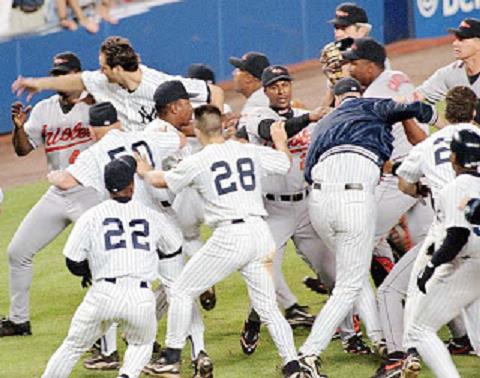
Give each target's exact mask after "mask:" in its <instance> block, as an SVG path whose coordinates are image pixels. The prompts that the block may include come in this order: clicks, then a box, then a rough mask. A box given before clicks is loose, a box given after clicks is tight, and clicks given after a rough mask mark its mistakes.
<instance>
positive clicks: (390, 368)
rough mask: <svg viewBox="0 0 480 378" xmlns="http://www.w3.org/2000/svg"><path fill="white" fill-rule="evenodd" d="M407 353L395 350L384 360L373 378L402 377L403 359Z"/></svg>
mask: <svg viewBox="0 0 480 378" xmlns="http://www.w3.org/2000/svg"><path fill="white" fill-rule="evenodd" d="M405 357H406V355H405V353H403V352H393V353H391V354H389V355H388V358H387V359H386V360H385V361H384V362H382V364H381V365H380V367H379V368H378V369H377V371H376V372H375V375H374V376H373V377H372V378H400V377H401V376H402V367H403V360H404V359H405Z"/></svg>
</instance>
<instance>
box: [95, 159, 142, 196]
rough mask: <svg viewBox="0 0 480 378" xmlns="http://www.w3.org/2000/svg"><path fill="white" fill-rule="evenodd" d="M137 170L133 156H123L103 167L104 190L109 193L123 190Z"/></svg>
mask: <svg viewBox="0 0 480 378" xmlns="http://www.w3.org/2000/svg"><path fill="white" fill-rule="evenodd" d="M136 170H137V161H136V160H135V158H134V157H133V156H130V155H123V156H120V157H119V158H117V159H114V160H112V161H111V162H110V163H108V164H107V165H106V166H105V170H104V173H103V178H104V180H105V188H107V190H108V191H109V192H111V193H117V192H120V191H121V190H123V189H125V188H126V187H127V186H128V185H129V184H130V183H131V182H132V181H133V176H134V175H135V172H136Z"/></svg>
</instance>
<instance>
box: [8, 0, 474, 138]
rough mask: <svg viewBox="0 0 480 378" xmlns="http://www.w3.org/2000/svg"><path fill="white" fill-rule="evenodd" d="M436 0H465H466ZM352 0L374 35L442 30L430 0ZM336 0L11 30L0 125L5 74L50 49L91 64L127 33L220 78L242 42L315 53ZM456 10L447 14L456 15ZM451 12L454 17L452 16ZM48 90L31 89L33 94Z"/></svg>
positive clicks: (174, 11)
mask: <svg viewBox="0 0 480 378" xmlns="http://www.w3.org/2000/svg"><path fill="white" fill-rule="evenodd" d="M438 1H443V0H438ZM444 1H450V2H452V1H461V2H462V4H464V3H465V4H466V3H467V2H469V1H470V0H444ZM472 1H473V0H472ZM475 1H476V2H477V3H479V2H480V0H475ZM356 2H357V3H358V4H359V5H361V6H363V7H364V8H365V9H366V11H367V13H368V14H369V18H370V22H371V23H372V25H373V32H372V35H373V37H375V38H377V39H378V40H380V41H382V42H391V41H394V40H397V39H402V38H412V37H415V36H417V35H418V36H419V37H427V36H428V37H431V36H437V35H443V34H445V32H444V31H445V28H446V27H444V26H438V25H437V23H438V22H439V21H438V18H439V17H440V16H439V14H440V13H438V12H437V13H438V14H437V13H435V12H433V13H432V16H431V17H430V18H429V19H428V20H426V21H425V22H431V23H432V25H437V26H435V28H434V27H433V26H432V27H427V26H425V25H423V24H422V22H423V21H422V19H421V17H423V16H421V14H420V13H419V11H418V9H420V8H418V7H419V6H420V5H419V4H421V5H422V6H423V5H425V4H426V3H432V4H433V3H435V2H436V1H435V0H423V1H422V0H401V1H399V0H356ZM339 3H341V1H338V0H262V1H258V0H183V1H175V2H172V3H169V4H164V5H161V6H156V7H154V8H152V9H151V10H150V11H149V12H148V13H144V14H139V15H135V16H131V17H128V18H126V19H122V20H121V22H120V23H119V24H118V25H105V24H102V26H101V30H100V32H99V33H98V34H96V35H91V34H88V33H87V32H85V31H84V30H79V31H77V32H66V31H59V32H55V33H51V34H47V35H29V36H19V37H15V38H14V39H12V40H9V41H6V42H3V43H0V67H1V70H0V83H2V84H1V88H2V90H1V91H0V104H1V108H2V112H0V133H5V132H9V131H10V130H11V122H10V117H9V106H10V103H11V102H12V101H14V100H15V98H14V96H13V95H12V93H11V91H10V89H9V87H10V84H11V83H12V81H13V80H14V79H15V78H16V77H17V76H18V75H23V76H41V75H45V73H46V72H48V69H49V67H50V65H51V57H52V55H53V54H55V53H57V52H60V51H64V50H72V51H75V52H76V53H77V54H78V55H79V56H80V58H81V60H82V62H83V66H84V68H85V69H96V68H97V67H98V56H97V55H98V46H99V45H100V43H101V42H102V41H103V40H104V38H105V37H107V36H109V35H122V36H126V37H128V38H129V39H130V40H131V41H132V43H133V45H134V46H135V48H136V49H137V50H138V52H139V53H140V55H141V58H142V61H143V62H144V63H145V64H147V65H150V66H153V67H156V68H158V69H161V70H163V71H165V72H168V73H172V74H183V73H185V71H186V69H187V67H188V65H189V64H190V63H192V62H203V63H207V64H209V65H210V66H212V67H213V69H214V70H215V71H216V73H217V77H218V79H219V80H228V79H230V77H231V71H232V67H231V66H230V65H229V64H228V57H230V56H233V55H234V56H241V55H242V54H243V53H244V52H246V51H249V50H258V51H263V52H265V53H266V54H267V55H268V56H269V57H270V60H271V61H272V63H279V64H289V63H295V62H300V61H304V60H307V59H313V58H316V57H318V53H319V50H320V48H321V47H322V46H323V45H324V44H325V43H327V42H329V41H331V40H332V36H333V30H332V27H331V25H329V24H328V23H327V21H328V20H329V19H331V18H332V17H333V15H334V14H335V7H336V6H337V5H338V4H339ZM424 3H425V4H424ZM460 14H461V13H460V12H458V13H456V14H455V16H454V17H456V18H458V17H460V18H461V17H463V16H461V15H460ZM449 17H450V16H449ZM456 18H455V22H453V24H454V25H456V24H457V23H458V22H457V20H456ZM445 20H446V21H445V22H447V21H448V20H447V18H446V19H445ZM448 22H449V21H448ZM415 33H416V34H415ZM48 95H50V93H46V94H42V95H37V96H35V98H34V102H36V101H38V100H39V99H41V98H43V97H45V96H48Z"/></svg>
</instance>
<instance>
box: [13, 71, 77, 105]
mask: <svg viewBox="0 0 480 378" xmlns="http://www.w3.org/2000/svg"><path fill="white" fill-rule="evenodd" d="M84 89H85V85H84V84H83V81H82V76H81V74H80V73H75V74H69V75H62V76H57V77H40V78H31V77H30V78H29V77H21V76H20V77H18V78H17V80H15V81H14V82H13V84H12V91H13V92H14V93H15V94H16V95H17V96H20V95H21V94H22V93H24V92H27V93H28V95H27V101H30V99H31V98H32V96H33V95H34V94H35V93H38V92H41V91H44V90H53V91H57V92H74V91H83V90H84Z"/></svg>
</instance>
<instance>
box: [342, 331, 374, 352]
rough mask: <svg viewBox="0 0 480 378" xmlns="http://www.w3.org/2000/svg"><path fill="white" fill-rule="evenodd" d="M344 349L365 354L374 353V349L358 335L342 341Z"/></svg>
mask: <svg viewBox="0 0 480 378" xmlns="http://www.w3.org/2000/svg"><path fill="white" fill-rule="evenodd" d="M342 346H343V351H344V352H345V353H349V354H357V355H360V356H364V355H367V354H373V351H372V349H370V347H369V346H368V345H367V344H366V343H365V341H363V339H362V338H361V337H359V336H357V335H354V336H352V337H350V338H349V339H348V340H346V341H342Z"/></svg>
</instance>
